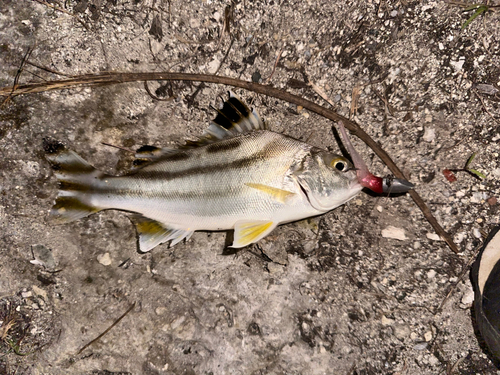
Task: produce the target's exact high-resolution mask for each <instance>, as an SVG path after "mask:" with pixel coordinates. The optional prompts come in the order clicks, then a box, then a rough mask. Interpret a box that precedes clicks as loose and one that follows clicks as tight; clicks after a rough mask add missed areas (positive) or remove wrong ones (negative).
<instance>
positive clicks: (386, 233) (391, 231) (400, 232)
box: [382, 225, 407, 241]
mask: <svg viewBox="0 0 500 375" xmlns="http://www.w3.org/2000/svg"><path fill="white" fill-rule="evenodd" d="M382 237H384V238H392V239H395V240H400V241H404V240H406V239H407V237H406V235H405V230H404V229H403V228H397V227H393V226H392V225H389V226H388V227H387V228H385V229H382Z"/></svg>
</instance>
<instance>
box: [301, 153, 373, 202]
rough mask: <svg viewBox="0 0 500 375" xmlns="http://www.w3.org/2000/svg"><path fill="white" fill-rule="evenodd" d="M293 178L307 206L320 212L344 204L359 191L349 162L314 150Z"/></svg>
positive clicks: (357, 182) (337, 156)
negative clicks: (304, 197) (308, 204)
mask: <svg viewBox="0 0 500 375" xmlns="http://www.w3.org/2000/svg"><path fill="white" fill-rule="evenodd" d="M294 177H295V179H296V180H297V182H298V184H299V185H300V187H301V188H302V191H303V192H304V193H305V195H306V196H307V199H308V200H309V203H310V204H311V206H313V207H314V208H315V209H317V210H319V211H322V212H326V211H330V210H333V209H334V208H336V207H338V206H340V205H342V204H344V203H345V202H347V201H349V200H350V199H352V198H354V197H355V196H356V195H357V194H358V193H359V192H360V191H361V189H362V188H363V186H361V184H360V183H359V181H358V177H357V174H356V169H355V168H354V165H353V164H352V163H351V162H350V161H349V160H347V159H346V158H344V157H343V156H340V155H335V154H332V153H329V152H326V151H324V150H321V149H316V148H312V149H311V152H310V153H309V154H308V155H306V157H305V158H304V159H303V160H302V163H301V165H300V167H299V168H298V169H297V170H296V171H295V172H294Z"/></svg>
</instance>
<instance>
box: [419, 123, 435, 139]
mask: <svg viewBox="0 0 500 375" xmlns="http://www.w3.org/2000/svg"><path fill="white" fill-rule="evenodd" d="M422 138H423V140H424V141H426V142H432V141H433V140H434V139H435V138H436V131H435V130H434V128H427V127H426V128H425V131H424V136H423V137H422Z"/></svg>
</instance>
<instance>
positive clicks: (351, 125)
mask: <svg viewBox="0 0 500 375" xmlns="http://www.w3.org/2000/svg"><path fill="white" fill-rule="evenodd" d="M148 80H184V81H198V82H200V81H201V82H206V83H217V84H223V85H228V86H234V87H239V88H242V89H246V90H250V91H253V92H256V93H258V94H263V95H267V96H271V97H274V98H277V99H281V100H284V101H287V102H289V103H293V104H295V105H297V106H302V107H303V108H306V109H308V110H309V111H311V112H315V113H317V114H319V115H321V116H323V117H326V118H327V119H329V120H332V121H335V122H338V121H342V122H343V123H344V126H345V127H346V128H347V129H349V131H350V132H351V133H352V134H354V135H355V136H356V137H358V138H360V139H361V140H362V141H363V142H365V143H366V144H367V145H368V147H370V148H371V149H372V150H373V151H374V152H375V153H376V154H377V156H378V157H379V158H380V159H381V160H382V161H383V162H384V163H385V164H386V165H387V166H388V167H389V169H390V170H391V172H392V173H393V174H394V175H395V176H396V177H397V178H405V176H404V175H403V172H401V170H400V169H399V168H398V166H397V165H396V163H394V161H393V160H392V159H391V157H390V156H389V155H388V154H387V152H385V151H384V150H383V149H382V148H381V147H380V146H379V145H378V144H377V142H375V141H374V140H373V139H372V138H371V137H370V136H369V135H368V134H367V133H366V132H365V131H364V130H363V129H361V128H360V127H359V125H358V124H356V123H355V122H353V121H351V120H349V119H347V118H345V117H344V116H341V115H339V114H337V113H335V112H334V111H332V110H329V109H327V108H324V107H322V106H320V105H318V104H316V103H313V102H311V101H309V100H306V99H304V98H301V97H300V96H297V95H293V94H290V93H288V92H286V91H282V90H279V89H277V88H274V87H271V86H265V85H260V84H258V83H255V82H247V81H242V80H239V79H235V78H229V77H223V76H215V75H209V74H191V73H175V72H142V73H112V72H108V73H100V74H89V75H85V76H78V77H75V78H70V79H63V80H55V81H48V82H40V83H31V84H29V83H28V84H24V85H19V86H18V87H17V88H15V87H14V88H13V87H4V88H1V89H0V96H9V95H11V94H12V95H20V94H28V93H35V92H43V91H48V90H58V89H59V90H60V89H67V88H72V87H78V86H82V85H86V86H88V85H111V84H116V83H125V82H136V81H148ZM408 193H409V194H410V196H411V197H412V199H413V201H414V202H415V203H416V204H417V206H418V207H419V208H420V210H421V211H422V213H423V214H424V216H425V218H426V219H427V221H428V222H429V223H430V224H431V225H432V227H433V228H434V230H435V231H436V233H437V234H438V235H439V236H440V237H441V238H442V239H444V240H445V242H446V243H447V244H448V246H449V247H450V249H451V250H452V251H453V252H455V253H458V252H459V251H458V248H457V246H456V245H455V243H454V242H453V240H452V238H451V236H450V235H449V234H448V233H446V231H445V230H444V229H443V228H442V227H441V225H439V223H438V221H437V220H436V218H435V217H434V216H433V215H432V213H431V211H430V209H429V208H428V207H427V205H426V204H425V202H424V201H423V199H422V198H421V197H420V195H418V193H417V192H416V191H415V190H410V191H409V192H408Z"/></svg>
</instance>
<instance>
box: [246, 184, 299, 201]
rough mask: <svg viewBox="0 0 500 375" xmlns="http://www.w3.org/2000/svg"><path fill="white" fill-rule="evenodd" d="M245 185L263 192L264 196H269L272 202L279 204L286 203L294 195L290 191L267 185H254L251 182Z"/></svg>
mask: <svg viewBox="0 0 500 375" xmlns="http://www.w3.org/2000/svg"><path fill="white" fill-rule="evenodd" d="M245 185H246V186H248V187H251V188H254V189H257V190H260V191H263V192H264V193H266V194H269V195H270V196H271V197H273V199H274V200H276V201H278V202H280V203H286V201H287V200H288V199H289V198H291V197H292V196H294V195H295V193H292V192H291V191H287V190H282V189H278V188H275V187H272V186H268V185H263V184H254V183H252V182H248V183H246V184H245Z"/></svg>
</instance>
